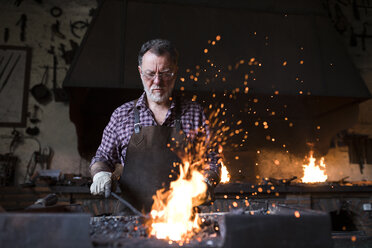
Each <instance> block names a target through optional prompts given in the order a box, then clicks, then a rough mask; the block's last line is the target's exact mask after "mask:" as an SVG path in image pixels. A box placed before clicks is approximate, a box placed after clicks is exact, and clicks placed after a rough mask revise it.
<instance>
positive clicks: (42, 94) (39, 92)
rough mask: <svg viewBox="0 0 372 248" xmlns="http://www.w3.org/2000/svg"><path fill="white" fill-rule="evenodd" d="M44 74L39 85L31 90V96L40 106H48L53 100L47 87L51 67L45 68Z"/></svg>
mask: <svg viewBox="0 0 372 248" xmlns="http://www.w3.org/2000/svg"><path fill="white" fill-rule="evenodd" d="M44 69H45V70H44V74H43V77H42V78H41V82H40V83H39V84H36V85H34V86H33V87H32V88H31V90H30V91H31V95H32V96H33V97H34V98H35V100H36V101H37V102H38V103H40V104H44V105H45V104H47V103H49V102H50V101H51V100H52V94H51V93H50V90H49V89H48V87H47V86H46V84H47V82H48V73H49V66H47V65H45V66H44Z"/></svg>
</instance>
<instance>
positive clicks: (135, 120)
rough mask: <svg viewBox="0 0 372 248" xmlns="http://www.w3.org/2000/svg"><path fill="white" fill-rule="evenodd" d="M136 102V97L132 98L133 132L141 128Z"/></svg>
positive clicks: (137, 131)
mask: <svg viewBox="0 0 372 248" xmlns="http://www.w3.org/2000/svg"><path fill="white" fill-rule="evenodd" d="M137 102H138V99H136V100H134V108H133V111H134V132H135V133H139V132H140V130H141V124H140V114H139V111H138V108H137V106H136V105H137Z"/></svg>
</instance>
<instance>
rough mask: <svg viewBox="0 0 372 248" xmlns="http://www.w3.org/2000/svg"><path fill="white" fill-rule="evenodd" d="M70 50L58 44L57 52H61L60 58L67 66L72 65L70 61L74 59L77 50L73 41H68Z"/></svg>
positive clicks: (76, 44)
mask: <svg viewBox="0 0 372 248" xmlns="http://www.w3.org/2000/svg"><path fill="white" fill-rule="evenodd" d="M70 45H71V50H67V51H66V49H65V45H64V44H60V47H59V50H60V51H61V52H62V58H63V59H64V60H65V63H66V64H67V65H69V64H71V63H72V60H73V59H74V56H75V53H76V51H77V49H78V48H79V45H78V43H76V42H75V41H73V40H70Z"/></svg>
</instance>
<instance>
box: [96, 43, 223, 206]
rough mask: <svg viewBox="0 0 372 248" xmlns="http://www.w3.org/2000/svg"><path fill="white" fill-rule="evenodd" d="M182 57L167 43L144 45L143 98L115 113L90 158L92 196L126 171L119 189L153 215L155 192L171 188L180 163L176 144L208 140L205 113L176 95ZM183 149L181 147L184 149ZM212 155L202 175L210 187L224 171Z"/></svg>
mask: <svg viewBox="0 0 372 248" xmlns="http://www.w3.org/2000/svg"><path fill="white" fill-rule="evenodd" d="M177 64H178V52H177V50H176V48H175V47H174V46H173V44H172V43H171V42H169V41H167V40H162V39H155V40H150V41H148V42H146V43H144V44H143V45H142V47H141V50H140V52H139V55H138V71H139V75H140V77H141V80H142V83H143V87H144V91H145V92H144V93H143V94H142V95H141V97H140V98H139V99H137V100H134V101H131V102H128V103H125V104H123V105H122V106H120V107H119V108H117V109H116V110H115V111H114V113H113V114H112V116H111V119H110V122H109V123H108V125H107V126H106V128H105V130H104V132H103V137H102V142H101V145H100V146H99V148H98V150H97V153H96V155H95V156H94V157H93V159H92V163H91V167H90V169H91V174H92V176H93V183H92V185H91V188H90V189H91V193H92V194H94V195H96V194H103V193H104V191H105V189H106V190H107V188H108V187H111V180H112V179H111V178H112V172H113V171H114V170H115V168H123V171H122V173H121V177H120V187H121V190H122V193H123V197H124V198H126V200H128V201H129V202H130V203H132V204H133V205H134V206H135V207H136V208H138V209H141V210H145V211H150V210H151V205H152V196H153V195H154V194H155V193H156V190H158V189H160V188H163V187H164V186H167V185H169V182H170V180H171V179H173V180H174V179H175V176H174V177H173V176H172V175H171V173H172V172H175V168H174V167H173V166H174V163H175V162H180V159H179V158H178V156H177V155H176V153H175V152H173V151H172V150H171V149H169V146H170V145H171V144H172V145H173V144H177V145H178V146H180V144H183V143H185V140H186V142H189V144H190V142H193V141H194V140H195V138H196V137H197V136H198V135H200V132H201V131H203V132H204V133H202V135H208V126H207V124H206V118H205V115H204V112H203V109H202V107H201V106H200V105H198V104H197V103H195V102H192V101H186V100H181V99H178V97H176V96H175V95H174V94H173V89H174V85H175V81H176V74H177V70H178V67H177ZM181 147H182V145H181ZM216 160H217V158H216V156H214V154H213V153H211V155H210V156H209V163H210V165H209V168H208V169H205V170H204V174H205V181H206V183H207V184H208V185H210V186H211V185H213V184H214V185H216V184H217V183H218V182H219V174H220V167H219V165H218V163H217V161H216Z"/></svg>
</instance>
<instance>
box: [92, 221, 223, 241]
mask: <svg viewBox="0 0 372 248" xmlns="http://www.w3.org/2000/svg"><path fill="white" fill-rule="evenodd" d="M200 219H201V224H200V227H201V230H200V231H199V232H197V233H195V234H194V235H193V236H192V237H191V239H190V240H189V241H188V242H181V243H180V242H172V241H168V240H160V239H157V238H155V237H150V236H149V234H148V233H149V229H148V227H147V226H146V225H145V224H143V220H141V219H140V217H138V216H102V217H92V218H91V220H90V236H91V239H92V243H93V245H94V246H95V247H129V248H130V247H133V248H134V247H136V248H137V247H154V248H157V247H159V248H160V247H180V245H182V247H197V248H199V247H200V248H201V247H221V243H222V237H221V229H220V224H219V221H220V220H221V216H218V215H213V214H211V215H205V214H204V215H201V217H200Z"/></svg>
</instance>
